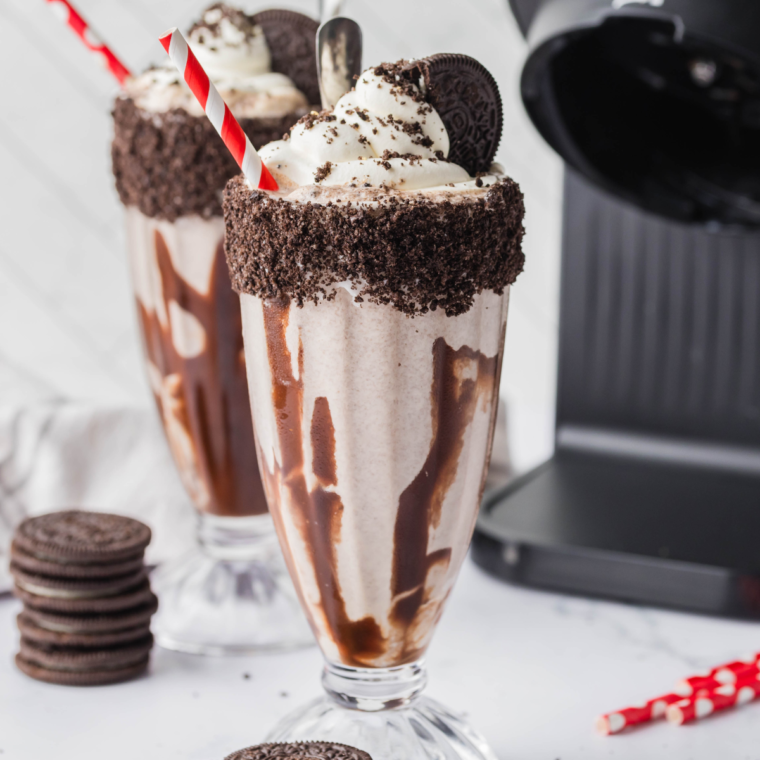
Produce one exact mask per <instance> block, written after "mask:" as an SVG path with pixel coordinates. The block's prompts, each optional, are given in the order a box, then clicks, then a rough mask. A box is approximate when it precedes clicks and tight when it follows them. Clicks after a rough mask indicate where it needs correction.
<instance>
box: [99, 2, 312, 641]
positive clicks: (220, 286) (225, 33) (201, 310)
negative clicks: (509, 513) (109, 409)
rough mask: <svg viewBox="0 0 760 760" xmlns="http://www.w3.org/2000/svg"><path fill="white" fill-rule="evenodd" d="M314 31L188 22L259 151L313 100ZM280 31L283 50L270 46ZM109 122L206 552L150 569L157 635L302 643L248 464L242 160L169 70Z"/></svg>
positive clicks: (272, 24)
mask: <svg viewBox="0 0 760 760" xmlns="http://www.w3.org/2000/svg"><path fill="white" fill-rule="evenodd" d="M316 28H317V23H316V22H315V21H313V20H311V19H309V18H307V17H306V16H303V15H301V14H297V13H288V12H285V11H271V12H264V13H261V14H257V15H256V16H248V15H246V14H244V13H242V12H240V11H237V10H235V9H233V8H230V7H228V6H226V5H223V4H217V5H214V6H212V7H211V8H209V9H208V10H207V11H205V12H204V14H203V16H202V18H201V20H200V21H198V22H197V23H196V24H195V25H194V26H193V28H192V29H191V30H190V33H189V40H190V44H191V46H192V48H193V50H194V52H195V54H196V56H197V57H198V59H199V60H200V61H201V62H202V63H203V65H204V66H205V68H206V69H207V71H208V72H209V74H210V75H211V76H212V78H213V79H214V80H215V82H216V83H217V85H218V86H219V89H220V90H221V91H222V94H223V97H224V98H225V100H226V101H227V102H228V104H229V105H230V107H231V108H232V109H233V111H234V112H235V114H236V116H237V117H238V118H239V120H240V121H241V124H242V126H243V128H244V129H245V131H246V132H247V134H248V136H249V138H250V139H251V141H252V142H253V143H254V145H256V146H260V145H262V144H264V143H266V142H268V141H270V140H272V139H276V138H277V137H279V136H280V135H282V133H283V132H284V131H285V130H287V129H288V128H289V127H290V126H291V125H292V124H293V123H294V122H295V121H296V120H297V119H298V118H300V116H301V115H303V113H305V112H306V111H307V110H308V106H309V103H310V102H314V99H315V98H318V86H317V81H316V70H315V69H316V66H315V63H314V35H315V32H316ZM283 34H284V35H285V37H286V39H287V43H288V45H287V50H270V48H269V44H268V43H269V42H271V41H272V40H278V39H279V40H282V39H283ZM275 65H276V66H277V69H276V71H273V70H272V69H273V68H274V66H275ZM286 74H292V77H293V78H292V79H291V78H290V77H289V76H287V75H286ZM294 80H297V81H294ZM114 123H115V138H114V145H113V163H114V174H115V177H116V184H117V189H118V190H119V194H120V197H121V200H122V202H123V203H124V205H125V207H126V208H125V212H126V223H127V245H128V250H129V257H130V263H131V268H132V274H133V283H134V290H135V296H136V302H137V311H138V315H139V324H140V328H141V331H142V338H143V346H144V350H145V358H146V362H147V368H148V377H149V380H150V385H151V388H152V390H153V393H154V396H155V398H156V402H157V405H158V409H159V412H160V415H161V421H162V423H163V426H164V431H165V433H166V437H167V440H168V442H169V446H170V448H171V451H172V454H173V457H174V460H175V462H176V465H177V468H178V470H179V474H180V477H181V479H182V482H183V484H184V486H185V488H186V490H187V492H188V494H189V495H190V497H191V499H192V500H193V502H194V504H195V506H196V508H197V510H198V533H197V536H198V546H197V548H196V549H195V550H193V551H192V552H190V553H189V554H187V555H186V556H184V557H182V558H180V559H179V560H177V561H175V562H171V563H168V564H167V565H166V566H163V567H161V568H159V569H158V571H157V572H156V574H155V576H154V581H153V586H154V589H155V590H156V592H157V593H158V595H159V599H160V609H159V614H158V615H157V616H156V618H155V619H154V624H153V629H154V633H155V635H156V639H157V641H158V642H159V643H160V644H162V645H163V646H165V647H169V648H173V649H178V650H182V651H187V652H194V653H203V654H225V653H242V652H250V651H258V650H262V649H276V648H288V647H293V646H300V645H303V644H305V643H309V642H310V637H309V631H308V626H307V625H306V622H305V620H304V618H303V614H302V613H301V611H300V609H299V606H298V602H297V599H296V596H295V593H294V590H293V586H292V583H291V581H290V579H289V578H288V575H287V572H286V570H285V567H284V564H283V562H282V555H281V552H280V549H279V546H278V545H277V539H276V536H275V532H274V528H273V525H272V519H271V517H270V516H269V514H268V511H267V504H266V500H265V497H264V492H263V489H262V485H261V479H260V476H259V472H258V467H257V465H256V462H255V448H254V438H253V429H252V426H251V415H250V407H249V403H248V396H247V388H246V364H245V357H244V355H243V345H242V338H241V322H240V309H239V306H238V302H237V296H236V295H235V294H234V293H233V292H232V290H231V287H230V281H229V275H228V273H227V268H226V264H225V262H224V250H223V239H224V224H223V220H222V216H221V203H220V196H221V191H222V188H223V187H224V184H225V182H226V181H227V179H228V178H229V177H230V176H232V175H233V174H234V173H235V171H236V166H235V163H234V161H233V160H232V158H231V157H230V156H229V155H228V152H227V149H226V148H225V146H224V144H223V143H222V141H221V139H220V138H219V137H218V136H217V135H216V134H215V132H214V130H213V127H212V126H211V125H210V124H209V122H208V120H207V118H206V117H205V115H204V114H203V111H202V110H201V109H200V107H199V106H198V105H197V103H196V102H195V99H194V98H193V96H192V95H191V94H190V92H189V90H188V89H187V88H186V86H185V85H184V83H182V82H180V81H179V79H178V76H177V74H176V72H175V71H174V69H173V68H172V67H170V66H164V67H157V68H152V69H149V70H148V71H146V72H145V73H144V74H142V75H141V76H139V77H137V78H136V79H135V80H133V81H131V82H129V83H128V85H127V92H126V95H124V96H122V97H120V98H119V99H118V100H117V102H116V106H115V109H114Z"/></svg>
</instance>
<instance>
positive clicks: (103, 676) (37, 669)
mask: <svg viewBox="0 0 760 760" xmlns="http://www.w3.org/2000/svg"><path fill="white" fill-rule="evenodd" d="M15 661H16V667H17V668H18V669H19V670H20V671H21V672H22V673H25V674H26V675H28V676H29V677H30V678H34V679H35V680H37V681H45V682H47V683H54V684H59V685H60V686H105V685H106V684H112V683H120V682H121V681H130V680H131V679H133V678H137V677H138V676H140V675H142V674H143V673H144V672H145V671H146V670H147V668H148V663H149V658H148V657H147V656H146V657H145V658H144V659H142V660H140V661H139V662H137V663H135V664H134V665H128V666H126V667H123V668H116V669H105V670H86V671H74V670H65V669H63V670H56V669H53V668H46V667H44V666H43V665H39V664H37V663H36V662H33V661H31V660H27V659H26V658H25V657H24V656H23V655H22V654H21V653H19V654H17V655H16V660H15Z"/></svg>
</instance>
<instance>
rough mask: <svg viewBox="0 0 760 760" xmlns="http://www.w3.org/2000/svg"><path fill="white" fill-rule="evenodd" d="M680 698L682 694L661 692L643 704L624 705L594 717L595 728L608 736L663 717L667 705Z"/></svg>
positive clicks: (681, 698)
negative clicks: (619, 708)
mask: <svg viewBox="0 0 760 760" xmlns="http://www.w3.org/2000/svg"><path fill="white" fill-rule="evenodd" d="M681 700H683V695H682V694H663V695H662V696H661V697H656V698H655V699H650V700H649V701H648V702H645V703H644V704H643V705H639V706H636V707H625V708H623V709H622V710H615V712H611V713H605V714H604V715H600V716H599V717H598V718H597V719H596V730H597V731H598V732H599V733H600V734H603V735H604V736H609V735H610V734H618V733H620V732H621V731H622V730H623V729H624V728H629V727H630V726H637V725H639V724H640V723H648V722H649V721H651V720H657V719H658V718H664V717H665V711H666V710H667V709H668V705H672V704H673V703H674V702H679V701H681Z"/></svg>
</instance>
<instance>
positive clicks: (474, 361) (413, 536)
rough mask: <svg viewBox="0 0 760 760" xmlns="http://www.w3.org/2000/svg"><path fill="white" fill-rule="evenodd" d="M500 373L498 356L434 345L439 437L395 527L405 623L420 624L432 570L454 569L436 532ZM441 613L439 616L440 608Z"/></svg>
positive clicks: (398, 593)
mask: <svg viewBox="0 0 760 760" xmlns="http://www.w3.org/2000/svg"><path fill="white" fill-rule="evenodd" d="M468 369H469V370H470V372H469V373H468V372H466V371H465V370H468ZM473 369H474V370H475V371H474V373H473V372H472V370H473ZM497 374H498V364H497V357H495V356H494V357H490V358H489V357H486V356H484V355H483V354H482V353H480V352H479V351H474V350H473V349H471V348H469V347H468V346H462V348H460V349H459V350H458V351H455V350H454V349H453V348H451V346H449V345H448V344H447V343H446V341H445V340H444V339H443V338H438V339H436V341H435V343H434V344H433V383H432V388H431V390H430V406H431V414H432V423H433V440H432V442H431V444H430V451H429V452H428V456H427V459H426V460H425V464H424V465H423V466H422V469H421V470H420V471H419V473H418V474H417V477H416V478H415V479H414V480H413V481H412V482H411V483H410V484H409V486H408V487H407V488H406V490H405V491H404V492H403V493H402V494H401V498H400V499H399V508H398V514H397V517H396V527H395V531H394V552H393V578H392V581H391V589H392V592H393V598H394V599H395V600H396V602H395V604H394V607H393V612H392V613H391V618H392V619H393V620H394V621H395V622H396V623H397V624H398V625H399V626H402V627H403V626H406V627H408V628H411V629H414V628H415V623H416V620H415V619H416V618H417V616H418V615H419V614H420V611H421V610H423V608H424V606H425V605H426V604H427V603H428V602H430V601H431V600H430V598H429V595H428V588H427V582H428V576H429V574H430V572H431V570H433V569H434V568H435V567H436V565H438V566H442V567H443V568H444V569H447V568H448V565H449V561H450V559H451V549H450V548H443V549H438V550H437V551H434V552H431V553H428V544H429V539H430V533H431V530H432V529H434V528H435V527H437V526H438V524H439V522H440V519H441V508H442V506H443V500H444V498H445V497H446V494H447V493H448V490H449V488H450V487H451V485H452V484H453V482H454V479H455V478H456V474H457V468H458V466H459V459H460V455H461V453H462V448H463V446H464V436H465V431H466V430H467V428H468V426H469V425H470V423H471V422H472V419H473V416H474V414H475V408H476V406H477V404H478V402H480V403H482V404H484V405H485V406H486V409H488V408H489V406H491V405H492V408H494V409H495V405H496V393H497V388H498V384H497V382H496V378H497ZM473 375H474V376H473ZM435 612H436V619H437V615H439V614H440V610H436V611H435ZM406 643H407V646H408V645H409V644H412V648H411V649H406V648H405V650H404V654H403V661H404V662H408V661H413V660H415V659H417V658H418V657H419V656H420V655H421V654H422V652H421V651H419V650H418V649H416V648H414V646H413V645H414V642H406Z"/></svg>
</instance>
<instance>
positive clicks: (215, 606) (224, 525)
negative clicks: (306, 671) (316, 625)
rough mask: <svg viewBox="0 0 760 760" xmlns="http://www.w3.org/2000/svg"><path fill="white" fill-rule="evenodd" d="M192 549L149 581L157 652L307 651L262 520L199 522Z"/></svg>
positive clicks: (306, 632) (306, 633)
mask: <svg viewBox="0 0 760 760" xmlns="http://www.w3.org/2000/svg"><path fill="white" fill-rule="evenodd" d="M198 544H199V545H198V547H197V548H195V549H193V550H192V551H190V552H188V553H187V554H185V555H184V556H182V557H180V558H179V559H177V560H174V561H172V562H168V563H166V564H165V565H162V566H160V567H159V568H158V569H157V570H156V571H155V572H154V573H153V575H152V576H151V585H152V587H153V590H154V592H155V593H156V595H157V596H158V599H159V608H158V612H157V613H156V615H155V616H154V618H153V622H152V625H151V627H152V630H153V635H154V637H155V640H156V642H157V643H158V644H159V645H160V646H162V647H164V648H166V649H173V650H175V651H178V652H188V653H190V654H202V655H235V654H238V655H244V654H256V653H258V652H265V651H272V650H285V649H295V648H299V647H304V646H310V645H312V644H313V643H314V637H313V635H312V633H311V631H310V629H309V626H308V624H307V622H306V618H305V617H304V614H303V612H302V611H301V606H300V604H299V603H298V598H297V597H296V593H295V589H294V588H293V584H292V582H291V580H290V576H289V575H288V572H287V569H286V567H285V562H284V561H283V559H282V554H281V552H280V547H279V544H278V543H277V536H276V534H275V532H274V527H273V525H272V520H271V517H270V516H269V515H257V516H255V517H216V516H214V515H201V516H200V518H199V529H198Z"/></svg>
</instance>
